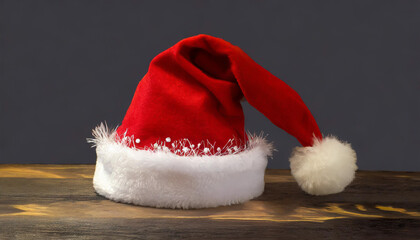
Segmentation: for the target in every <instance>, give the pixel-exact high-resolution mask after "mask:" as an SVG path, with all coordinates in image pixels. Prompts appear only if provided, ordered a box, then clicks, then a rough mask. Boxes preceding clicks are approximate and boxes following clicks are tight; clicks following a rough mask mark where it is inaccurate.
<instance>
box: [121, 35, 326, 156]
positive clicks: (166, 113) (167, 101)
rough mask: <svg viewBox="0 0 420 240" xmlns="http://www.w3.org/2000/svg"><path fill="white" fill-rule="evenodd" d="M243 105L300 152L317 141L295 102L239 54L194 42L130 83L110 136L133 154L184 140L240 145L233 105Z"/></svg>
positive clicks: (243, 138)
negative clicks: (129, 141) (123, 139)
mask: <svg viewBox="0 0 420 240" xmlns="http://www.w3.org/2000/svg"><path fill="white" fill-rule="evenodd" d="M243 97H245V98H246V100H247V101H248V102H249V103H250V104H251V105H252V106H253V107H255V108H256V109H257V110H259V111H260V112H261V113H263V114H264V115H265V116H266V117H267V118H269V119H270V120H271V122H273V123H274V124H275V125H276V126H278V127H280V128H282V129H283V130H285V131H286V132H288V133H289V134H291V135H292V136H294V137H295V138H296V139H297V140H298V141H299V142H300V143H301V144H302V145H303V146H311V145H312V143H313V142H312V141H313V137H314V136H315V137H317V138H319V139H322V135H321V132H320V130H319V128H318V125H317V123H316V121H315V119H314V117H313V116H312V114H311V113H310V111H309V109H308V108H307V107H306V105H305V104H304V102H303V101H302V99H301V98H300V96H299V95H298V94H297V93H296V92H295V91H294V90H293V89H292V88H290V87H289V86H288V85H287V84H286V83H284V82H283V81H282V80H280V79H279V78H277V77H275V76H274V75H272V74H271V73H270V72H268V71H267V70H265V69H264V68H263V67H261V66H260V65H258V64H257V63H255V62H254V61H253V60H252V59H251V58H250V57H249V56H248V55H247V54H246V53H245V52H243V51H242V50H241V49H240V48H238V47H236V46H234V45H232V44H230V43H228V42H226V41H224V40H222V39H219V38H215V37H211V36H208V35H198V36H194V37H190V38H187V39H184V40H182V41H180V42H178V43H177V44H176V45H174V46H173V47H171V48H169V49H168V50H166V51H164V52H162V53H161V54H159V55H158V56H156V57H155V58H154V59H153V60H152V62H151V63H150V66H149V70H148V73H147V74H146V75H145V76H144V77H143V79H142V80H141V81H140V83H139V84H138V87H137V89H136V92H135V94H134V97H133V100H132V102H131V105H130V107H129V108H128V110H127V113H126V115H125V118H124V120H123V122H122V125H121V126H120V127H119V128H118V130H117V134H118V135H119V136H122V135H124V134H126V135H127V136H134V139H139V140H140V142H139V143H134V144H135V147H136V148H144V147H150V146H151V145H153V144H154V143H156V142H158V141H165V139H166V138H168V137H169V138H170V139H171V141H175V140H181V139H188V140H189V141H190V142H191V143H193V144H198V143H200V142H202V141H208V142H210V143H211V144H214V147H215V148H217V147H221V148H222V147H223V146H224V145H225V144H226V143H227V142H228V141H229V140H230V139H232V138H233V139H235V140H236V141H237V142H238V144H239V145H244V144H246V142H247V135H246V133H245V130H244V115H243V111H242V107H241V104H240V100H241V99H242V98H243Z"/></svg>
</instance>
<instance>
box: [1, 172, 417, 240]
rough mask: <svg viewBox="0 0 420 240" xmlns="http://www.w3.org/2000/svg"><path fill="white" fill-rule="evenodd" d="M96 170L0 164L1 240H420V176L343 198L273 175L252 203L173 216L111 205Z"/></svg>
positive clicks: (380, 176) (376, 184) (400, 176)
mask: <svg viewBox="0 0 420 240" xmlns="http://www.w3.org/2000/svg"><path fill="white" fill-rule="evenodd" d="M93 172H94V166H93V165H0V239H122V238H129V239H184V238H193V239H232V238H237V239H262V238H269V239H282V238H284V239H420V173H409V172H358V173H357V177H356V180H355V181H354V182H353V183H352V184H351V186H349V187H348V188H347V189H346V191H344V192H343V193H340V194H335V195H329V196H321V197H314V196H309V195H306V194H305V193H303V192H302V191H301V190H300V189H299V188H298V186H297V185H296V183H295V182H294V180H293V178H292V177H291V175H290V172H289V171H287V170H268V171H267V175H266V189H265V192H264V194H263V195H262V196H261V197H259V198H257V199H255V200H252V201H249V202H247V203H245V204H241V205H234V206H227V207H218V208H211V209H201V210H169V209H155V208H147V207H139V206H133V205H127V204H121V203H115V202H112V201H109V200H107V199H105V198H103V197H101V196H98V195H97V194H96V193H95V192H94V190H93V188H92V175H93Z"/></svg>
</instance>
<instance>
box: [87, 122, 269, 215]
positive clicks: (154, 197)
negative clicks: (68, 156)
mask: <svg viewBox="0 0 420 240" xmlns="http://www.w3.org/2000/svg"><path fill="white" fill-rule="evenodd" d="M94 136H95V139H91V140H90V142H93V143H94V145H95V146H96V153H97V162H96V169H95V175H94V178H93V186H94V188H95V190H96V192H97V193H99V194H100V195H103V196H105V197H107V198H109V199H111V200H114V201H117V202H124V203H132V204H136V205H142V206H152V207H159V208H184V209H188V208H207V207H216V206H222V205H231V204H236V203H243V202H245V201H248V200H250V199H252V198H255V197H257V196H259V195H261V194H262V192H263V191H264V173H265V168H266V166H267V156H268V155H270V154H271V151H272V147H271V144H268V143H267V142H266V141H265V140H264V139H263V138H262V137H254V138H252V140H250V142H249V143H248V145H247V146H248V147H247V148H246V149H245V150H243V151H242V152H239V153H235V154H229V155H222V156H209V155H203V156H179V155H176V154H173V153H171V152H167V151H152V150H138V149H134V148H130V147H128V146H126V145H125V144H124V143H123V142H120V141H115V133H114V132H111V133H109V132H108V130H107V128H106V127H104V126H103V125H101V126H99V127H98V128H97V129H95V130H94Z"/></svg>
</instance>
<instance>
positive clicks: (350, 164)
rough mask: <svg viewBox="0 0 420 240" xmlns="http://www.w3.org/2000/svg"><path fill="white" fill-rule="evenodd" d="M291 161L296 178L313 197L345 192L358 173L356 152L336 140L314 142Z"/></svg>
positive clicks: (327, 138) (328, 138) (299, 149)
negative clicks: (356, 172)
mask: <svg viewBox="0 0 420 240" xmlns="http://www.w3.org/2000/svg"><path fill="white" fill-rule="evenodd" d="M289 160H290V168H291V170H292V175H293V177H294V178H295V179H296V181H297V183H298V184H299V186H300V187H301V188H302V190H303V191H305V192H307V193H309V194H312V195H327V194H333V193H339V192H341V191H343V190H344V188H345V187H346V186H347V185H349V184H350V183H351V182H352V181H353V179H354V175H355V171H356V170H357V165H356V152H355V151H354V150H353V149H352V148H351V146H350V144H348V143H345V142H340V141H339V140H338V139H337V138H335V137H326V138H324V139H323V140H322V141H319V140H318V139H315V140H314V144H313V146H312V147H297V148H295V150H294V151H293V153H292V156H291V157H290V159H289Z"/></svg>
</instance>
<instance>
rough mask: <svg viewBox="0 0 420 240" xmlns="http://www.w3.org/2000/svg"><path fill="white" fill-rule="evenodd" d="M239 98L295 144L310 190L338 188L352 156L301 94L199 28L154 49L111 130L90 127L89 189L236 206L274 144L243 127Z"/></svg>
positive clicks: (294, 161) (192, 204)
mask: <svg viewBox="0 0 420 240" xmlns="http://www.w3.org/2000/svg"><path fill="white" fill-rule="evenodd" d="M243 98H245V99H246V100H247V101H248V102H249V104H251V105H252V106H253V107H255V108H256V109H257V110H259V111H260V112H261V113H263V114H264V115H265V116H266V117H267V118H269V119H270V120H271V122H273V123H274V124H275V125H276V126H278V127H279V128H281V129H283V130H285V131H286V132H287V133H289V134H290V135H292V136H294V137H295V138H296V139H297V140H298V141H299V142H300V143H301V144H302V147H296V149H295V150H294V151H293V153H292V156H291V157H290V167H291V171H292V174H293V176H294V178H295V179H296V181H297V183H298V184H299V186H300V187H301V188H302V189H303V190H304V191H305V192H307V193H309V194H313V195H325V194H332V193H338V192H341V191H343V189H344V188H345V187H346V186H347V185H348V184H349V183H350V182H351V181H352V180H353V178H354V174H355V171H356V169H357V166H356V153H355V151H354V150H353V149H352V148H351V146H350V144H348V143H344V142H341V141H339V140H337V139H336V138H335V137H326V138H323V136H322V134H321V132H320V130H319V128H318V125H317V123H316V121H315V119H314V117H313V116H312V114H311V112H310V111H309V109H308V108H307V107H306V105H305V104H304V102H303V101H302V99H301V98H300V97H299V95H298V94H297V93H296V92H295V91H294V90H293V89H292V88H290V87H289V86H288V85H287V84H286V83H284V82H283V81H282V80H280V79H279V78H277V77H275V76H274V75H272V74H271V73H270V72H268V71H267V70H265V69H264V68H263V67H261V66H260V65H258V64H257V63H255V62H254V61H253V60H252V59H251V58H250V57H249V56H248V55H247V54H245V52H243V51H242V50H241V49H240V48H239V47H236V46H234V45H232V44H230V43H228V42H226V41H224V40H222V39H220V38H215V37H211V36H207V35H198V36H194V37H190V38H187V39H184V40H182V41H180V42H178V43H177V44H175V45H174V46H173V47H171V48H169V49H168V50H166V51H164V52H162V53H161V54H159V55H158V56H156V57H155V58H154V59H153V60H152V62H151V63H150V66H149V70H148V72H147V74H146V75H145V76H144V77H143V79H142V80H141V81H140V83H139V84H138V87H137V89H136V92H135V94H134V97H133V100H132V102H131V105H130V107H129V108H128V111H127V113H126V115H125V118H124V120H123V122H122V124H121V126H120V127H118V128H117V129H115V130H112V131H110V130H108V128H107V127H106V126H105V125H103V124H101V125H100V126H98V127H97V128H96V129H94V130H93V135H94V139H91V140H90V141H91V142H93V143H94V146H96V153H97V162H96V170H95V175H94V179H93V184H94V188H95V190H96V191H97V192H98V193H99V194H100V195H103V196H105V197H107V198H109V199H112V200H114V201H118V202H125V203H132V204H138V205H143V206H153V207H165V208H205V207H216V206H221V205H230V204H235V203H242V202H245V201H248V200H250V199H252V198H255V197H257V196H259V195H261V194H262V192H263V191H264V172H265V168H266V166H267V158H268V157H269V156H270V155H271V151H272V146H271V144H269V143H267V141H266V140H265V139H264V138H263V137H262V136H254V135H249V134H247V133H246V132H245V130H244V115H243V111H242V107H241V104H240V101H241V99H243Z"/></svg>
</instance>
